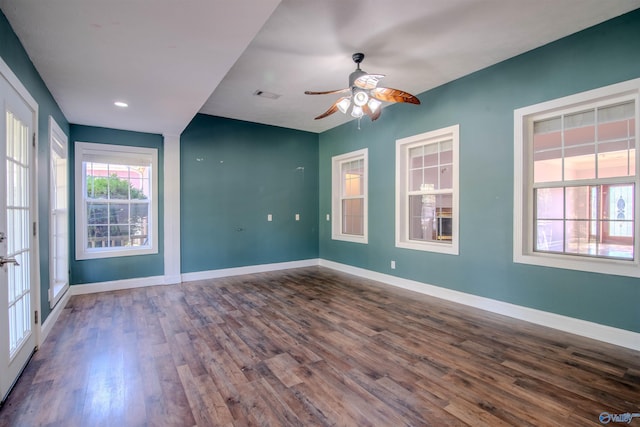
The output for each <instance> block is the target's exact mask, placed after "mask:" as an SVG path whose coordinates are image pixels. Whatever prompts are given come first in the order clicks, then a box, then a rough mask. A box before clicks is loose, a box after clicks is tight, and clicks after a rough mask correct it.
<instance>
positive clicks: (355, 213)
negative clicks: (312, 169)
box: [331, 148, 368, 243]
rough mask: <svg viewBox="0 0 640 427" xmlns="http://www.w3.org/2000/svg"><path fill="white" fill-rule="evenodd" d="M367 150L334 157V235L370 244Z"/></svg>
mask: <svg viewBox="0 0 640 427" xmlns="http://www.w3.org/2000/svg"><path fill="white" fill-rule="evenodd" d="M367 163H368V149H366V148H365V149H363V150H359V151H354V152H351V153H347V154H342V155H340V156H334V157H333V158H332V162H331V169H332V198H333V202H332V206H331V216H332V217H333V219H334V220H333V228H332V233H331V234H332V236H331V237H332V238H333V239H335V240H346V241H349V242H357V243H367V209H368V206H367V205H368V204H367V181H368V178H367Z"/></svg>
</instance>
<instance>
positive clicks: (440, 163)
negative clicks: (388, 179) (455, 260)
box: [396, 125, 459, 255]
mask: <svg viewBox="0 0 640 427" xmlns="http://www.w3.org/2000/svg"><path fill="white" fill-rule="evenodd" d="M458 146H459V126H458V125H455V126H451V127H448V128H444V129H439V130H436V131H432V132H427V133H423V134H420V135H416V136H411V137H408V138H403V139H399V140H397V141H396V246H397V247H400V248H407V249H417V250H423V251H432V252H440V253H446V254H454V255H457V254H458V196H459V192H458Z"/></svg>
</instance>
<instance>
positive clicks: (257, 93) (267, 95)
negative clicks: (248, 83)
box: [253, 89, 282, 99]
mask: <svg viewBox="0 0 640 427" xmlns="http://www.w3.org/2000/svg"><path fill="white" fill-rule="evenodd" d="M253 94H254V95H255V96H260V97H262V98H269V99H278V98H280V97H281V96H282V95H278V94H277V93H273V92H267V91H264V90H260V89H258V90H257V91H255V92H253Z"/></svg>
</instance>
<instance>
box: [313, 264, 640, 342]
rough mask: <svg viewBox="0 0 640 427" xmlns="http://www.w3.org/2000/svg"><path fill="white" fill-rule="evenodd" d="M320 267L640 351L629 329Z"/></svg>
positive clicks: (347, 267)
mask: <svg viewBox="0 0 640 427" xmlns="http://www.w3.org/2000/svg"><path fill="white" fill-rule="evenodd" d="M320 266H322V267H327V268H331V269H334V270H338V271H342V272H344V273H349V274H353V275H355V276H360V277H364V278H366V279H371V280H375V281H378V282H382V283H384V284H387V285H391V286H396V287H399V288H403V289H408V290H411V291H415V292H419V293H421V294H425V295H430V296H433V297H436V298H441V299H444V300H447V301H452V302H456V303H460V304H464V305H468V306H471V307H476V308H480V309H482V310H486V311H490V312H492V313H497V314H502V315H504V316H509V317H513V318H515V319H519V320H525V321H527V322H530V323H535V324H537V325H542V326H547V327H550V328H554V329H558V330H560V331H564V332H569V333H572V334H575V335H580V336H583V337H587V338H591V339H595V340H598V341H603V342H606V343H609V344H614V345H618V346H621V347H626V348H630V349H632V350H639V351H640V333H637V332H632V331H628V330H626V329H619V328H614V327H611V326H606V325H601V324H599V323H594V322H589V321H586V320H581V319H575V318H573V317H568V316H562V315H560V314H555V313H550V312H547V311H542V310H536V309H534V308H529V307H524V306H521V305H515V304H511V303H507V302H503V301H498V300H494V299H491V298H485V297H480V296H477V295H472V294H467V293H464V292H459V291H454V290H451V289H447V288H442V287H439V286H433V285H428V284H426V283H421V282H417V281H414V280H409V279H403V278H400V277H396V276H391V275H389V274H384V273H378V272H375V271H371V270H365V269H363V268H359V267H353V266H351V265H346V264H340V263H337V262H334V261H328V260H324V259H321V260H320Z"/></svg>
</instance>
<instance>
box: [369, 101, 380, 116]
mask: <svg viewBox="0 0 640 427" xmlns="http://www.w3.org/2000/svg"><path fill="white" fill-rule="evenodd" d="M367 105H368V106H369V109H370V110H371V112H372V113H375V112H376V111H377V110H378V108H380V105H382V102H380V101H378V100H377V99H375V98H371V99H369V102H367Z"/></svg>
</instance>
